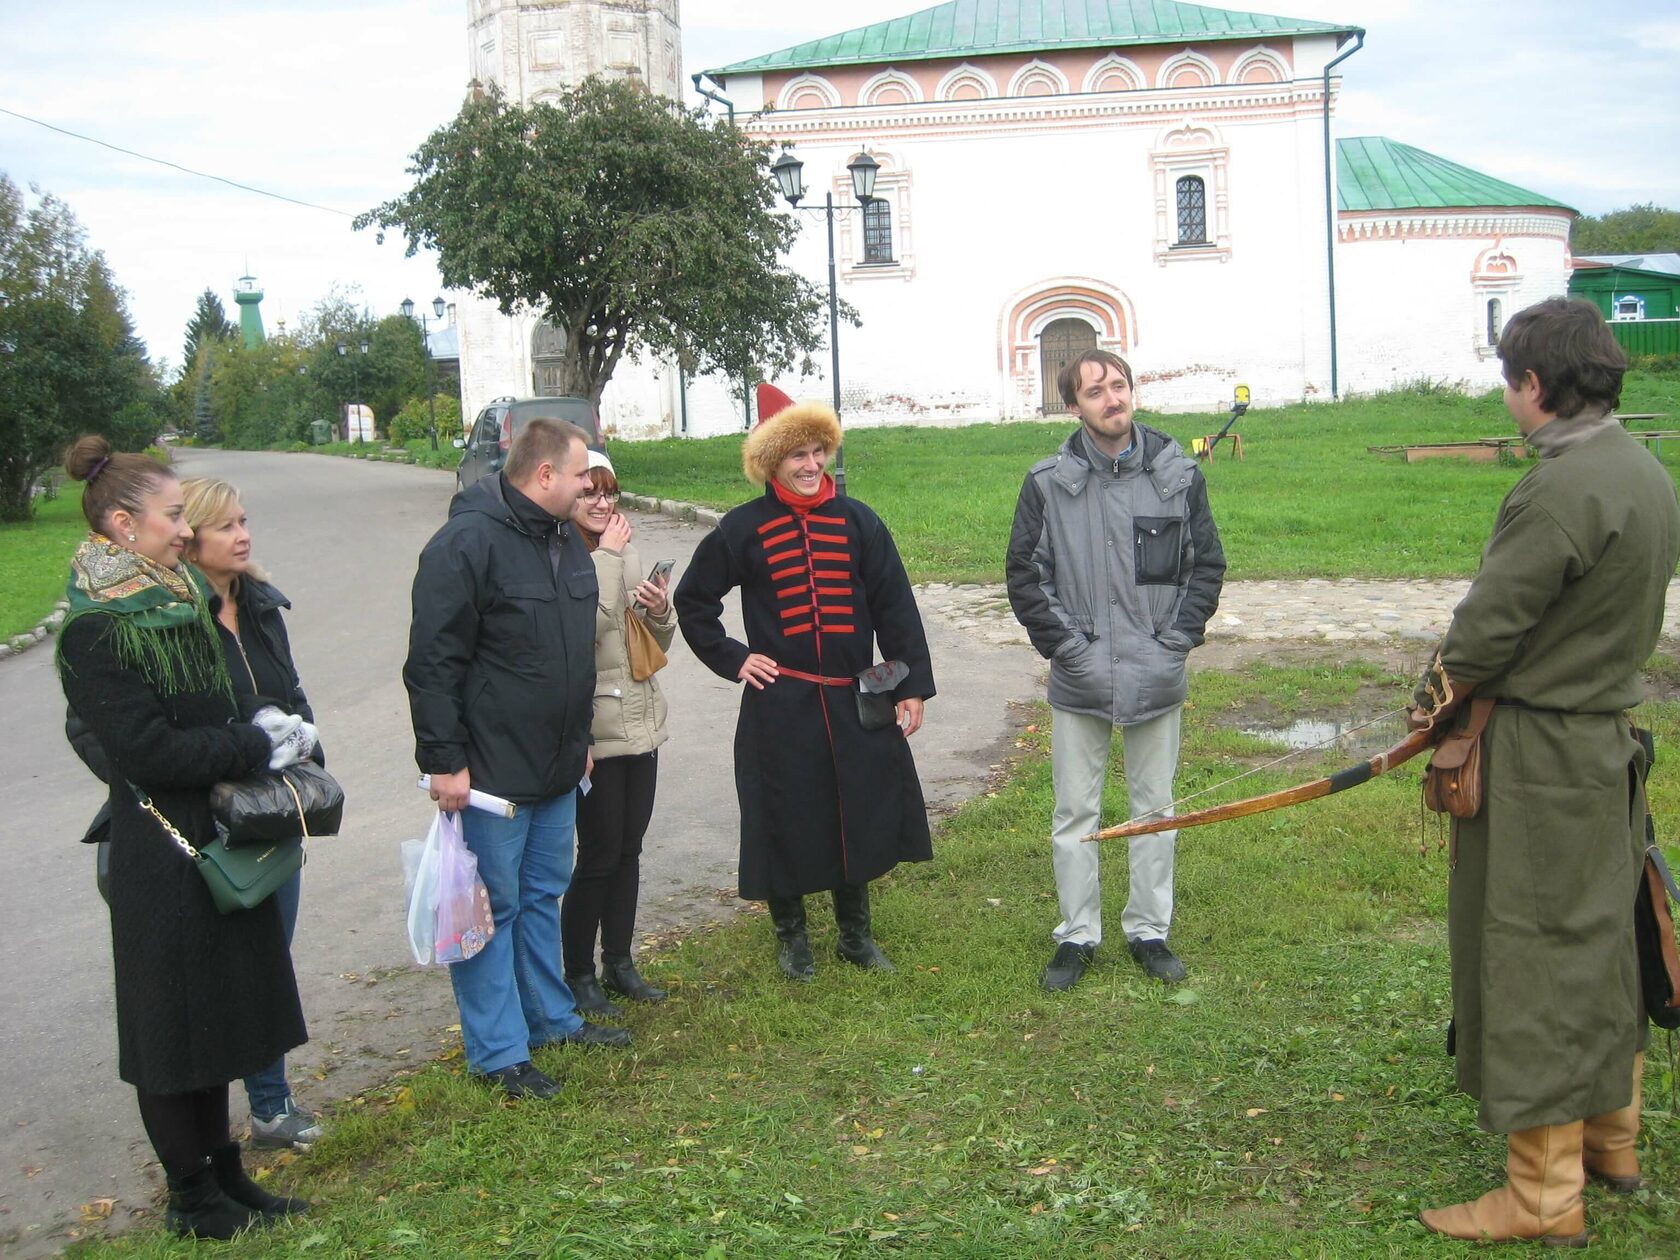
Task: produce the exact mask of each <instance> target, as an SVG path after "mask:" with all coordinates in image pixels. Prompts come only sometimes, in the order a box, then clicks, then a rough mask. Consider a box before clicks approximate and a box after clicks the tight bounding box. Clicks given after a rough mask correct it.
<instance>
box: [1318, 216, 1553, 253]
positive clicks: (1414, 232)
mask: <svg viewBox="0 0 1680 1260" xmlns="http://www.w3.org/2000/svg"><path fill="white" fill-rule="evenodd" d="M1571 221H1572V216H1571V215H1570V213H1569V212H1568V211H1567V210H1557V211H1552V212H1548V211H1545V210H1530V209H1523V208H1520V207H1518V208H1513V209H1511V210H1492V209H1489V210H1480V209H1478V210H1395V211H1370V210H1361V211H1347V210H1344V211H1341V212H1340V213H1339V214H1338V215H1337V227H1336V234H1337V236H1338V237H1339V238H1340V239H1341V240H1342V241H1345V242H1348V243H1350V244H1351V243H1354V242H1357V241H1412V240H1453V239H1462V238H1465V237H1477V238H1485V237H1489V236H1539V237H1550V238H1551V239H1553V240H1558V241H1567V240H1568V239H1569V225H1570V222H1571Z"/></svg>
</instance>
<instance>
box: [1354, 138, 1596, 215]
mask: <svg viewBox="0 0 1680 1260" xmlns="http://www.w3.org/2000/svg"><path fill="white" fill-rule="evenodd" d="M1336 202H1337V208H1338V209H1339V210H1342V211H1344V212H1346V211H1358V210H1438V209H1456V208H1464V207H1469V206H1547V207H1551V208H1556V209H1564V210H1567V209H1571V207H1569V206H1565V205H1564V204H1563V202H1561V201H1554V200H1553V199H1552V198H1550V197H1546V196H1543V195H1541V194H1540V193H1537V192H1530V191H1529V190H1528V189H1526V188H1519V187H1517V185H1515V184H1507V183H1506V182H1505V181H1504V180H1502V179H1495V178H1494V177H1493V176H1492V175H1484V174H1482V172H1480V171H1473V170H1471V169H1470V168H1469V167H1468V166H1460V165H1459V164H1458V163H1457V162H1449V161H1448V160H1447V159H1446V158H1444V157H1439V156H1437V155H1436V154H1433V153H1426V152H1424V151H1423V150H1422V149H1415V148H1413V147H1412V146H1411V145H1409V144H1401V143H1399V141H1396V140H1390V139H1388V138H1387V137H1386V136H1350V137H1348V138H1347V139H1345V140H1338V141H1336Z"/></svg>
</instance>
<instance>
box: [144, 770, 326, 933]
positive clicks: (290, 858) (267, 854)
mask: <svg viewBox="0 0 1680 1260" xmlns="http://www.w3.org/2000/svg"><path fill="white" fill-rule="evenodd" d="M129 789H130V790H131V791H132V792H133V793H134V795H135V797H136V798H137V799H138V800H139V802H140V808H141V809H143V810H145V811H146V812H147V813H148V814H150V815H151V816H152V817H153V818H155V819H157V821H158V825H159V826H161V827H162V828H163V829H164V830H165V831H166V832H168V833H169V838H170V839H171V840H173V841H174V842H175V843H176V844H177V845H179V846H180V849H181V852H183V853H185V854H186V855H187V856H188V857H189V858H191V859H192V860H193V865H195V866H196V867H198V873H199V874H200V875H202V876H203V877H204V883H205V886H206V887H208V888H209V889H210V899H211V900H212V901H214V902H215V903H216V909H217V910H219V911H220V912H221V913H223V914H232V913H233V912H234V911H235V910H251V909H254V908H256V907H257V906H260V905H261V904H262V903H263V902H265V901H267V900H268V899H269V898H270V897H271V896H273V895H274V893H275V892H276V891H277V890H278V889H279V887H280V886H281V885H282V884H284V883H285V882H286V881H287V880H289V879H291V877H292V876H294V875H296V874H297V873H298V871H299V870H301V869H302V868H303V838H302V837H301V836H300V837H298V838H297V839H294V840H278V841H276V842H275V843H273V844H269V845H257V844H250V845H243V846H239V847H235V848H230V847H229V846H228V843H227V839H226V833H225V832H224V831H223V830H222V825H221V824H220V823H217V824H216V838H215V839H214V840H212V841H211V842H210V843H209V844H206V845H203V846H200V847H194V845H193V843H192V841H190V840H188V839H187V838H186V837H185V836H183V835H182V834H181V833H180V831H178V830H177V829H176V827H175V824H174V823H172V822H170V821H169V819H167V818H165V817H164V816H163V812H162V811H161V810H159V809H158V807H157V806H156V805H154V804H152V799H151V797H149V796H147V795H146V794H145V793H144V792H142V791H141V790H140V789H139V788H137V787H135V786H134V785H133V784H132V783H131V784H129Z"/></svg>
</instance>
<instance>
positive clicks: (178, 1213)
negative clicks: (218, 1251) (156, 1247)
mask: <svg viewBox="0 0 1680 1260" xmlns="http://www.w3.org/2000/svg"><path fill="white" fill-rule="evenodd" d="M167 1180H168V1183H169V1206H168V1207H167V1208H166V1209H164V1213H163V1220H164V1224H165V1225H167V1226H168V1227H169V1232H170V1233H172V1234H176V1235H179V1236H180V1237H182V1238H219V1239H224V1240H225V1239H228V1238H232V1237H234V1236H235V1235H236V1234H239V1233H242V1232H244V1231H245V1230H247V1229H261V1228H262V1227H263V1226H264V1225H266V1224H267V1223H268V1221H269V1219H270V1218H269V1217H266V1216H264V1215H263V1214H262V1213H261V1212H257V1211H253V1210H252V1209H250V1208H248V1207H246V1206H245V1205H244V1204H242V1203H235V1202H234V1201H233V1200H232V1199H230V1198H228V1196H227V1192H226V1191H225V1190H223V1189H222V1187H221V1184H220V1183H219V1182H218V1181H217V1180H216V1173H215V1171H214V1170H213V1169H212V1168H211V1167H210V1165H209V1164H205V1165H204V1166H203V1167H202V1168H199V1169H196V1170H195V1171H193V1172H191V1173H189V1174H188V1175H187V1176H185V1177H173V1176H172V1177H169V1178H167Z"/></svg>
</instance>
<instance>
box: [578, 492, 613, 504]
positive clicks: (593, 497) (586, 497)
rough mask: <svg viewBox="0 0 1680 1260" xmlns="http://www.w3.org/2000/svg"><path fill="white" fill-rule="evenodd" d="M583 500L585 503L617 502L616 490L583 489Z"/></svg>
mask: <svg viewBox="0 0 1680 1260" xmlns="http://www.w3.org/2000/svg"><path fill="white" fill-rule="evenodd" d="M583 501H584V502H585V503H617V502H618V491H616V490H585V491H584V492H583Z"/></svg>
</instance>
